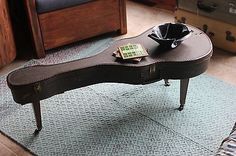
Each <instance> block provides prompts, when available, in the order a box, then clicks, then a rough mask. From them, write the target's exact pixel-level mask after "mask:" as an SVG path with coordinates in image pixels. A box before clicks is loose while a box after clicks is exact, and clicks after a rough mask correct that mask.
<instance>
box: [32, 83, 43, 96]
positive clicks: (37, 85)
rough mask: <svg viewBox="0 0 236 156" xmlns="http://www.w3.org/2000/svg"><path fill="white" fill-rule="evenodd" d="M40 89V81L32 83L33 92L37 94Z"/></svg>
mask: <svg viewBox="0 0 236 156" xmlns="http://www.w3.org/2000/svg"><path fill="white" fill-rule="evenodd" d="M41 90H42V87H41V85H40V83H36V84H35V85H34V92H35V93H36V94H39V93H40V92H41Z"/></svg>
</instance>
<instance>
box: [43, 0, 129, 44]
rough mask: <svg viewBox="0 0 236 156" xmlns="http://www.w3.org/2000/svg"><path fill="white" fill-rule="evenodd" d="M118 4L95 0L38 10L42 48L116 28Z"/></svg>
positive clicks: (111, 1)
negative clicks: (50, 9)
mask: <svg viewBox="0 0 236 156" xmlns="http://www.w3.org/2000/svg"><path fill="white" fill-rule="evenodd" d="M119 4H120V3H119V1H118V0H98V1H93V2H90V3H86V4H83V5H79V6H75V7H72V8H66V9H62V10H58V11H54V12H49V13H45V14H40V15H39V21H40V25H41V32H42V36H43V41H44V47H45V49H51V48H54V47H58V46H61V45H65V44H69V43H72V42H75V41H78V40H82V39H85V38H89V37H92V36H96V35H99V34H102V33H106V32H110V31H114V30H119V29H120V25H121V21H120V8H119ZM122 16H123V15H122ZM123 24H124V23H123ZM123 31H124V30H123ZM121 33H125V32H121Z"/></svg>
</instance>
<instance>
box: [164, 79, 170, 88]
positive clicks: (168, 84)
mask: <svg viewBox="0 0 236 156" xmlns="http://www.w3.org/2000/svg"><path fill="white" fill-rule="evenodd" d="M164 81H165V86H166V87H168V86H170V82H169V80H168V79H164Z"/></svg>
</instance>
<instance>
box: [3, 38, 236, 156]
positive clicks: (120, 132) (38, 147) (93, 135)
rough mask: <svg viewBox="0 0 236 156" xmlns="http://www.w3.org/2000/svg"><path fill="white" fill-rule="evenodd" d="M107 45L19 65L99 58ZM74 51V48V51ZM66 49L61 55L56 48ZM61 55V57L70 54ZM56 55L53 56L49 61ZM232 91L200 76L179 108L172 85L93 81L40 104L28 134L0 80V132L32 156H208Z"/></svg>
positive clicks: (28, 119) (231, 117) (228, 123)
mask: <svg viewBox="0 0 236 156" xmlns="http://www.w3.org/2000/svg"><path fill="white" fill-rule="evenodd" d="M109 43H111V40H110V39H104V40H102V41H100V42H94V43H93V44H90V45H88V46H86V47H85V48H83V53H82V51H80V53H78V52H75V51H76V50H75V51H74V50H73V48H75V47H73V46H72V47H69V49H70V48H72V50H71V49H70V50H71V52H70V53H67V54H68V55H67V56H65V57H64V56H63V55H64V54H56V53H53V54H51V55H54V57H52V56H49V57H47V58H46V59H43V60H32V61H30V62H28V63H27V64H26V66H28V65H33V64H51V63H59V62H65V61H69V60H73V59H77V58H82V57H87V56H91V55H94V54H95V53H99V52H100V51H101V50H102V49H103V48H105V47H106V46H108V45H109ZM75 49H76V48H75ZM62 50H65V51H68V49H62ZM70 50H69V51H70ZM55 55H56V57H55ZM50 57H51V59H50ZM235 92H236V87H234V86H231V85H229V84H227V83H224V82H222V81H220V80H217V79H215V78H211V77H209V76H208V75H201V76H198V77H196V78H193V79H191V81H190V85H189V91H188V95H187V101H186V107H185V109H184V110H183V111H182V112H179V111H177V110H176V108H178V106H179V82H178V81H171V86H169V87H165V86H164V85H163V82H162V81H160V82H156V83H152V84H148V85H128V84H118V83H101V84H96V85H91V86H88V87H83V88H79V89H75V90H72V91H68V92H65V93H64V94H60V95H56V96H54V97H52V98H49V99H46V100H43V101H42V102H41V103H42V120H43V129H42V130H41V132H40V133H39V134H38V135H34V130H35V128H36V126H35V120H34V115H33V110H32V107H31V105H24V106H21V105H19V104H16V103H15V102H14V101H13V99H12V96H11V93H10V90H9V89H8V87H7V84H6V76H2V77H0V95H1V97H0V129H1V131H3V132H4V133H5V134H7V135H8V136H11V137H12V138H13V139H15V140H16V141H17V142H19V143H21V144H22V145H24V146H25V147H26V148H28V149H30V150H31V151H33V152H34V153H36V154H37V155H86V156H87V155H101V156H103V155H119V156H120V155H161V156H162V155H179V156H185V155H186V156H187V155H196V156H199V155H201V156H204V155H206V156H209V155H214V153H215V152H216V150H217V148H218V147H219V145H220V143H221V141H222V139H223V138H225V137H226V136H227V135H228V134H229V132H230V130H231V128H232V126H233V125H234V122H235V119H236V113H234V112H235V111H234V110H236V104H235V102H236V96H234V93H235Z"/></svg>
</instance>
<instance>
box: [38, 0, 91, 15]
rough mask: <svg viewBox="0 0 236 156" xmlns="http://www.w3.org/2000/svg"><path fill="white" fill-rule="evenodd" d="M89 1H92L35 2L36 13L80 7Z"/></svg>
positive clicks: (60, 0) (56, 0)
mask: <svg viewBox="0 0 236 156" xmlns="http://www.w3.org/2000/svg"><path fill="white" fill-rule="evenodd" d="M90 1H93V0H36V8H37V12H38V13H45V12H50V11H54V10H58V9H63V8H68V7H72V6H76V5H80V4H83V3H87V2H90Z"/></svg>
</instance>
